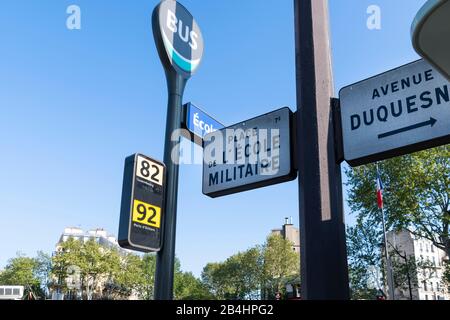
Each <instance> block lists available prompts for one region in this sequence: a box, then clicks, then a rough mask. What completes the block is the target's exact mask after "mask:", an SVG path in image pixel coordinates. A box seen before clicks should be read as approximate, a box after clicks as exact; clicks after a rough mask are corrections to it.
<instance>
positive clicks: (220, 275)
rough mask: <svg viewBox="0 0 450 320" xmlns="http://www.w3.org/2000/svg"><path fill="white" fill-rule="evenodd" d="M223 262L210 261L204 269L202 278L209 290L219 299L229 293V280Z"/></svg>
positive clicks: (222, 298)
mask: <svg viewBox="0 0 450 320" xmlns="http://www.w3.org/2000/svg"><path fill="white" fill-rule="evenodd" d="M224 271H225V268H224V267H223V263H208V264H207V265H206V266H205V267H204V268H203V271H202V275H201V279H202V282H203V284H204V285H205V286H206V288H207V289H208V291H209V292H211V293H212V295H213V296H214V297H215V298H216V299H219V300H224V299H225V296H226V295H227V291H228V289H227V287H228V285H227V281H226V276H227V275H226V273H225V272H224Z"/></svg>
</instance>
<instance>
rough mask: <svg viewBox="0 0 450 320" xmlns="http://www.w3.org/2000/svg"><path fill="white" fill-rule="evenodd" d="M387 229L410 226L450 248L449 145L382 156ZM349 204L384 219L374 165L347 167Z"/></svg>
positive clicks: (361, 213)
mask: <svg viewBox="0 0 450 320" xmlns="http://www.w3.org/2000/svg"><path fill="white" fill-rule="evenodd" d="M380 172H381V178H382V180H383V184H384V207H385V213H386V217H387V227H388V229H394V230H402V229H407V230H409V231H411V232H412V233H413V234H415V235H417V236H420V237H424V238H427V239H429V240H431V241H433V243H434V244H435V246H436V247H438V248H441V249H443V250H445V251H446V252H447V254H449V253H450V234H449V231H450V229H449V226H450V146H449V145H446V146H443V147H439V148H435V149H430V150H425V151H421V152H418V153H414V154H409V155H406V156H403V157H398V158H393V159H390V160H386V161H384V162H383V163H382V164H381V166H380ZM347 176H348V178H349V180H348V186H349V187H350V189H349V206H350V208H351V210H352V211H353V212H355V213H357V214H358V215H359V218H370V219H371V220H373V221H374V222H378V223H379V222H380V220H381V215H380V214H379V211H378V209H377V201H376V187H375V181H376V168H375V165H374V164H371V165H367V166H361V167H358V168H353V169H350V170H348V171H347Z"/></svg>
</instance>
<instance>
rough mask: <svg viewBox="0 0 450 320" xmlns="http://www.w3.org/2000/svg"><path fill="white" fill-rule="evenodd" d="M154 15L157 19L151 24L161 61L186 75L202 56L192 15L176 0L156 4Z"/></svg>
mask: <svg viewBox="0 0 450 320" xmlns="http://www.w3.org/2000/svg"><path fill="white" fill-rule="evenodd" d="M153 19H154V20H155V19H157V20H156V21H153V28H154V32H155V38H156V43H157V46H158V50H159V54H160V57H161V60H162V61H163V64H164V65H165V67H166V68H168V67H170V66H172V67H173V68H174V69H175V71H176V72H177V73H178V74H181V75H182V76H183V77H185V78H189V77H190V76H191V75H192V74H193V73H194V72H195V71H196V70H197V68H198V66H199V65H200V62H201V60H202V56H203V37H202V33H201V31H200V27H199V26H198V24H197V22H196V21H195V20H194V17H193V16H192V15H191V14H190V13H189V11H188V10H187V9H186V8H185V7H184V6H182V5H181V4H180V3H178V2H177V1H174V0H165V1H163V2H161V3H160V4H159V5H158V7H156V9H155V13H154V15H153ZM155 28H156V30H155Z"/></svg>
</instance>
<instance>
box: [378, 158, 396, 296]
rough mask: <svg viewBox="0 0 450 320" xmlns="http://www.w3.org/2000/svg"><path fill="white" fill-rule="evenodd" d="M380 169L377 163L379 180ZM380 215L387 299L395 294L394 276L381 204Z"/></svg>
mask: <svg viewBox="0 0 450 320" xmlns="http://www.w3.org/2000/svg"><path fill="white" fill-rule="evenodd" d="M379 174H380V171H379V166H378V163H377V179H380V180H381V177H379ZM380 210H381V217H382V222H383V237H384V254H385V256H386V270H387V283H388V287H389V295H388V298H389V300H395V294H394V277H393V274H392V266H391V258H390V257H389V254H388V247H387V245H388V242H387V233H386V219H385V217H384V206H383V204H382V205H381V208H380Z"/></svg>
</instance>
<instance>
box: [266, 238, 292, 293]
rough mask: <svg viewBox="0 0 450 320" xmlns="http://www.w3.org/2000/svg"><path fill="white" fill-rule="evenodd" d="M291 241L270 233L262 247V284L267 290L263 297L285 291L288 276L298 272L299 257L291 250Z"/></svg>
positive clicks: (290, 276)
mask: <svg viewBox="0 0 450 320" xmlns="http://www.w3.org/2000/svg"><path fill="white" fill-rule="evenodd" d="M292 246H293V243H292V242H291V241H289V240H287V239H284V238H283V237H282V236H280V235H270V236H269V237H268V238H267V241H266V244H265V245H264V247H263V284H264V289H265V290H268V293H269V294H268V295H265V298H273V297H274V295H275V293H276V292H284V291H285V287H284V285H285V283H286V281H287V280H288V279H289V278H293V277H295V276H297V277H299V274H300V257H299V255H298V254H297V253H296V252H295V251H293V250H292Z"/></svg>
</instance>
